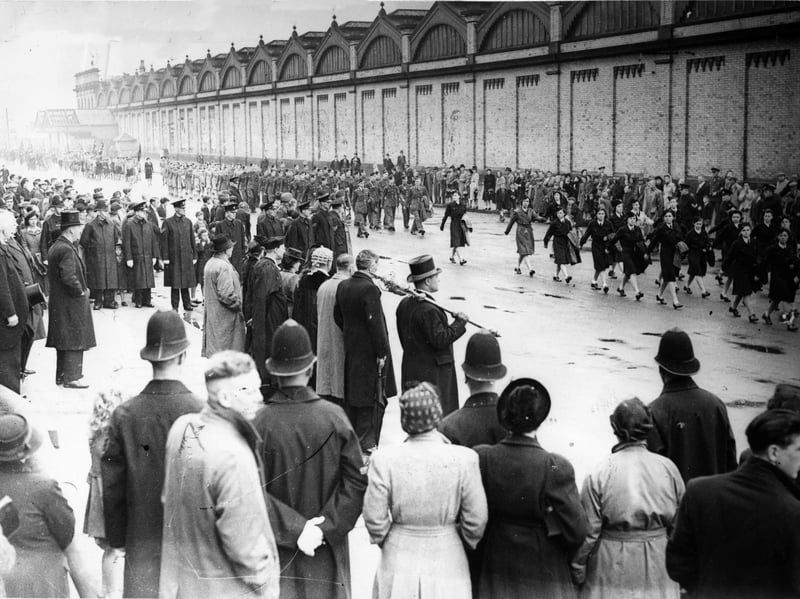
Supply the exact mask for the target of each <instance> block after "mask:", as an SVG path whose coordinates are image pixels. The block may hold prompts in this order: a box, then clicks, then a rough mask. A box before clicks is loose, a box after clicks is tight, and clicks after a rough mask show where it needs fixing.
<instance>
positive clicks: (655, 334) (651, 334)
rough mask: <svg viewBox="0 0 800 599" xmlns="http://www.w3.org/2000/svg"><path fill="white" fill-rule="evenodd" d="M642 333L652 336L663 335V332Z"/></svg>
mask: <svg viewBox="0 0 800 599" xmlns="http://www.w3.org/2000/svg"><path fill="white" fill-rule="evenodd" d="M642 335H650V336H651V337H661V333H642Z"/></svg>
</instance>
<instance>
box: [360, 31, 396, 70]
mask: <svg viewBox="0 0 800 599" xmlns="http://www.w3.org/2000/svg"><path fill="white" fill-rule="evenodd" d="M401 61H402V56H401V55H400V48H399V47H398V45H397V44H396V43H395V42H394V40H392V39H391V38H389V37H386V36H385V35H381V36H379V37H376V38H375V39H374V40H372V43H370V45H369V47H368V48H367V50H366V52H364V57H363V58H362V59H361V68H362V69H374V68H377V67H387V66H391V65H396V64H400V62H401Z"/></svg>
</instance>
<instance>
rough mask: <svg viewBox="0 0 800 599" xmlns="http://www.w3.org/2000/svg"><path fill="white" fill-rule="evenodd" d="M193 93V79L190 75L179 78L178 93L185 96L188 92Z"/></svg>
mask: <svg viewBox="0 0 800 599" xmlns="http://www.w3.org/2000/svg"><path fill="white" fill-rule="evenodd" d="M193 93H194V81H192V76H191V75H186V77H184V78H183V79H181V84H180V86H179V87H178V95H179V96H186V95H188V94H193Z"/></svg>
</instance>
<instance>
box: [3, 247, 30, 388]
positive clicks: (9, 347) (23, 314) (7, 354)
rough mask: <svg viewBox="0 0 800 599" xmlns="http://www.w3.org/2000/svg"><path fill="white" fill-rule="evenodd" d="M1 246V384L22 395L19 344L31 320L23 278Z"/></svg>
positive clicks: (4, 248)
mask: <svg viewBox="0 0 800 599" xmlns="http://www.w3.org/2000/svg"><path fill="white" fill-rule="evenodd" d="M6 250H7V247H6V246H4V245H0V358H2V360H0V362H2V363H0V385H4V386H6V387H8V388H9V389H11V390H12V391H14V392H15V393H18V392H19V370H20V356H21V354H20V345H21V343H22V334H23V332H24V331H25V327H26V320H27V317H28V299H27V297H26V296H25V287H24V286H23V283H22V279H21V278H20V276H19V274H18V273H17V270H16V268H14V263H13V261H12V260H11V257H10V256H9V254H8V253H7V251H6ZM11 316H16V317H17V319H18V322H17V324H16V325H14V326H13V327H10V326H8V319H9V318H10V317H11Z"/></svg>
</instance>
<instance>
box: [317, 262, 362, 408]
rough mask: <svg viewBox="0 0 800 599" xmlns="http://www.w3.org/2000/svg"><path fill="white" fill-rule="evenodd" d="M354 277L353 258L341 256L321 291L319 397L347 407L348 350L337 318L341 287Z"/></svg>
mask: <svg viewBox="0 0 800 599" xmlns="http://www.w3.org/2000/svg"><path fill="white" fill-rule="evenodd" d="M351 274H353V257H352V256H351V255H350V254H341V255H340V256H339V257H338V258H337V259H336V272H335V273H334V274H333V276H331V278H330V279H328V280H327V281H325V282H324V283H323V284H322V285H320V287H319V290H318V291H317V353H318V354H319V355H321V356H325V358H324V359H323V360H321V361H319V362H318V363H317V387H316V391H317V395H319V396H320V397H322V398H323V399H328V400H330V401H332V402H334V403H336V404H338V405H339V406H344V377H345V349H344V336H343V334H342V329H340V328H339V326H338V325H337V324H336V321H335V319H334V317H333V310H334V306H335V305H336V292H337V290H338V288H339V284H340V283H341V282H342V281H344V280H345V279H348V278H350V275H351Z"/></svg>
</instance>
